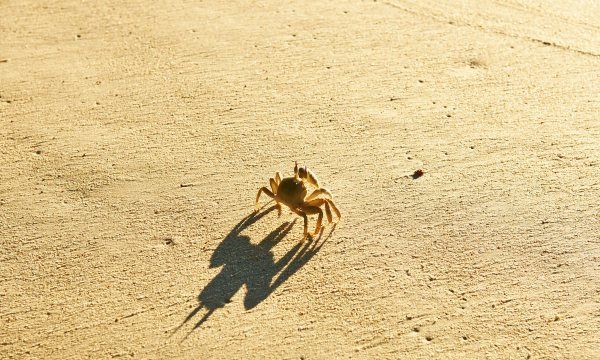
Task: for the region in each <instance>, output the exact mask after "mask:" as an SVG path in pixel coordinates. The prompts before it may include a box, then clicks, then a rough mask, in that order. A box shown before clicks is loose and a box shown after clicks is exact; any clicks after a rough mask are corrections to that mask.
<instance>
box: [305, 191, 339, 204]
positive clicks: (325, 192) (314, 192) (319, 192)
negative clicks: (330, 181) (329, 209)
mask: <svg viewBox="0 0 600 360" xmlns="http://www.w3.org/2000/svg"><path fill="white" fill-rule="evenodd" d="M319 195H327V196H328V197H329V198H332V197H333V195H332V194H331V192H330V191H329V190H327V189H325V188H320V189H317V190H315V191H313V192H312V194H310V195H308V197H307V198H306V200H305V201H307V202H308V201H311V200H312V199H315V198H316V197H317V196H319Z"/></svg>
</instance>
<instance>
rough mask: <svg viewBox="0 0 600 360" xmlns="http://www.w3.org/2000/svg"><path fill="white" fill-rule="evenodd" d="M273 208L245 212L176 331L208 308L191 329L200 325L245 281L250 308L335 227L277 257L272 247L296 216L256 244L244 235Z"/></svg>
mask: <svg viewBox="0 0 600 360" xmlns="http://www.w3.org/2000/svg"><path fill="white" fill-rule="evenodd" d="M274 209H275V207H274V206H272V207H270V208H268V209H267V210H265V211H263V212H261V213H252V214H250V215H248V216H246V217H245V218H244V219H242V220H241V221H240V222H239V223H238V224H237V225H236V226H235V227H234V228H233V229H232V230H231V232H230V233H229V234H228V235H227V236H226V237H225V239H223V241H221V243H220V244H219V246H218V247H217V248H216V249H215V251H214V253H213V255H212V257H211V259H210V266H209V267H210V268H214V267H219V266H222V269H221V272H220V273H219V274H217V276H215V278H214V279H212V280H211V281H210V282H209V283H208V284H207V285H206V286H205V287H204V289H202V291H201V292H200V294H199V295H198V306H196V308H194V309H193V310H192V311H191V312H190V314H189V315H188V316H187V317H186V318H185V320H184V321H183V323H181V325H179V326H178V327H177V328H176V329H175V332H176V331H177V330H179V329H180V328H181V327H182V326H183V325H185V324H186V323H188V322H189V321H190V320H192V318H193V317H194V316H195V315H196V314H197V313H198V312H199V311H200V310H202V309H203V308H205V309H206V313H205V314H204V316H202V318H201V319H200V320H198V321H197V322H196V324H195V325H194V327H193V329H192V330H191V331H190V333H191V332H193V331H194V330H195V329H197V328H199V327H200V326H201V325H202V324H203V323H204V322H205V321H206V320H208V318H209V317H210V316H211V315H212V314H213V313H214V312H215V310H216V309H218V308H221V307H224V306H225V305H226V304H228V303H230V302H231V298H232V297H233V296H234V295H235V294H236V293H237V292H238V290H240V289H241V288H242V286H243V285H246V288H247V293H246V296H245V297H244V307H245V308H246V309H247V310H248V309H252V308H253V307H255V306H256V305H258V304H260V303H261V302H262V301H263V300H264V299H266V298H267V297H268V296H269V295H270V294H271V293H273V292H274V291H275V290H276V289H277V288H278V287H279V286H280V285H281V284H283V283H284V282H285V281H286V280H287V279H289V278H290V276H292V275H293V274H294V273H295V272H296V271H298V270H299V269H300V268H301V267H302V266H304V264H306V263H307V262H308V261H309V260H310V259H311V258H312V257H313V256H315V255H316V253H317V252H318V251H319V250H320V249H321V247H322V246H323V244H324V243H325V241H327V239H328V238H329V237H330V236H331V234H332V232H333V230H334V229H335V225H334V226H333V227H332V228H331V230H330V231H329V233H328V235H327V237H326V238H325V239H324V240H323V241H321V238H322V236H323V231H321V233H320V234H319V236H318V237H317V238H316V239H315V240H312V239H310V238H309V239H308V240H306V241H305V242H304V243H298V244H296V245H295V246H294V247H293V248H292V249H290V250H289V251H288V252H287V253H286V254H285V255H284V256H283V257H281V258H280V259H278V260H277V261H275V257H274V254H273V252H272V251H271V249H272V248H273V247H274V246H275V245H276V244H277V243H278V242H279V241H280V240H282V239H283V238H284V237H285V236H286V235H287V234H288V233H289V231H290V230H291V229H292V227H293V226H294V223H295V222H296V220H294V221H293V222H291V223H287V222H286V223H284V224H282V225H281V226H279V227H278V228H277V229H275V230H274V231H272V232H271V233H270V234H268V235H267V236H266V237H265V238H264V239H263V240H262V241H261V242H260V243H258V244H256V245H255V244H252V243H251V242H250V237H248V236H246V235H241V232H242V231H243V230H244V229H246V228H248V227H249V226H250V225H252V224H254V223H255V222H257V221H258V220H260V219H261V218H262V217H263V216H265V215H266V214H268V213H270V212H271V211H273V210H274ZM274 278H275V280H273V279H274ZM188 335H189V333H188ZM186 337H187V336H186Z"/></svg>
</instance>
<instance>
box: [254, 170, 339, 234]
mask: <svg viewBox="0 0 600 360" xmlns="http://www.w3.org/2000/svg"><path fill="white" fill-rule="evenodd" d="M269 183H270V185H271V190H269V189H267V187H266V186H263V187H262V188H260V189H259V190H258V194H256V202H255V205H254V206H255V211H258V200H259V199H260V194H262V193H265V194H267V195H268V196H269V197H271V198H273V199H274V200H275V202H276V205H275V206H277V209H278V211H279V214H281V204H284V205H286V206H287V207H289V208H290V210H292V211H293V212H294V213H296V214H298V215H300V216H302V217H303V218H304V237H303V238H302V240H304V239H306V237H307V236H308V235H309V233H308V216H307V215H312V214H318V215H319V217H318V218H317V226H316V227H315V232H314V233H312V234H310V235H311V236H315V235H317V234H318V233H319V231H320V230H321V223H322V221H323V210H322V209H321V206H322V205H325V214H327V221H328V222H329V223H331V222H332V221H333V217H332V215H331V209H333V211H334V212H335V215H336V216H337V217H338V219H340V218H341V216H342V215H341V214H340V211H339V210H338V208H337V207H336V206H335V204H334V203H333V195H332V194H331V192H330V191H329V190H327V189H325V188H322V187H319V181H318V180H317V177H316V176H315V174H313V173H312V171H310V170H308V168H307V167H306V166H305V167H300V168H298V162H296V163H295V166H294V176H293V177H286V178H283V179H282V178H281V175H280V174H279V172H276V173H275V177H274V178H270V179H269ZM307 185H308V186H309V187H314V188H315V190H313V192H312V193H311V194H310V195H308V196H306V194H308V187H307Z"/></svg>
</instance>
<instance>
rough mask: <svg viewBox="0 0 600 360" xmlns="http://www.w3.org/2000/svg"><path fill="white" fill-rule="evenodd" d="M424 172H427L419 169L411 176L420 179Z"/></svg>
mask: <svg viewBox="0 0 600 360" xmlns="http://www.w3.org/2000/svg"><path fill="white" fill-rule="evenodd" d="M423 174H425V172H423V170H421V169H419V170H415V172H414V173H413V174H412V175H411V177H412V178H413V179H418V178H420V177H421V176H423Z"/></svg>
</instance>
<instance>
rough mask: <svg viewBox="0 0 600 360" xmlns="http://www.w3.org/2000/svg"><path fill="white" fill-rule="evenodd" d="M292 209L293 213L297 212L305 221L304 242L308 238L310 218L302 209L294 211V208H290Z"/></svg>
mask: <svg viewBox="0 0 600 360" xmlns="http://www.w3.org/2000/svg"><path fill="white" fill-rule="evenodd" d="M290 209H291V210H292V211H293V212H295V213H296V214H298V215H300V216H302V218H303V219H304V237H303V238H302V240H304V239H306V237H307V236H308V216H306V213H305V212H304V211H302V210H300V209H294V208H290Z"/></svg>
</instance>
